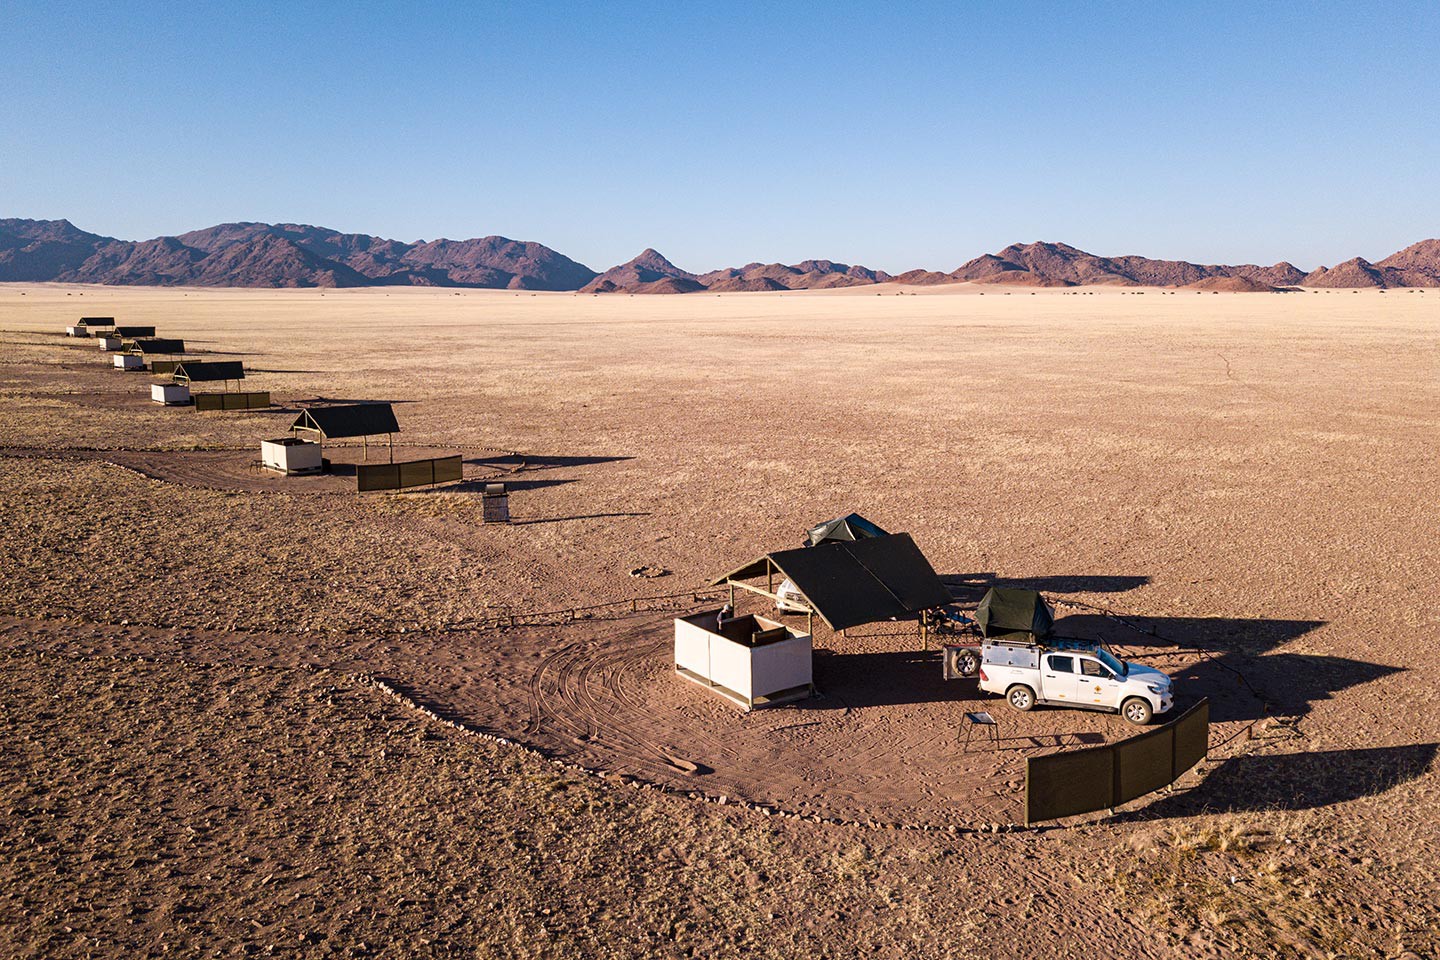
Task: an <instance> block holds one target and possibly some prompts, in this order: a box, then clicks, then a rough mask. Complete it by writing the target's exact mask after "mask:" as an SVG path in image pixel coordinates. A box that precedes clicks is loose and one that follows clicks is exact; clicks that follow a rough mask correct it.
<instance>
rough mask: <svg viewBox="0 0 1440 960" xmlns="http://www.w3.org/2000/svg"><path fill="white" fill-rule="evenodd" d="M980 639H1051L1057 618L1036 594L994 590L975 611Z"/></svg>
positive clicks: (995, 588) (986, 594) (1043, 599)
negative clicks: (1051, 632)
mask: <svg viewBox="0 0 1440 960" xmlns="http://www.w3.org/2000/svg"><path fill="white" fill-rule="evenodd" d="M975 622H976V623H978V624H979V625H980V635H981V636H982V637H986V638H988V639H991V640H996V639H1016V640H1024V639H1038V638H1040V637H1046V636H1049V635H1050V630H1051V628H1052V627H1053V626H1054V625H1055V616H1054V614H1052V613H1051V612H1050V608H1049V607H1048V606H1046V604H1045V598H1044V597H1042V596H1040V594H1039V593H1038V592H1036V591H1034V590H1016V589H1012V588H1009V587H991V588H990V589H989V590H987V591H985V596H984V597H982V598H981V600H980V606H979V608H978V609H977V610H976V611H975Z"/></svg>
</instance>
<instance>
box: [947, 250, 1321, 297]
mask: <svg viewBox="0 0 1440 960" xmlns="http://www.w3.org/2000/svg"><path fill="white" fill-rule="evenodd" d="M949 276H950V278H951V280H954V281H960V280H969V281H974V282H982V283H983V282H988V283H997V282H999V283H1007V282H1008V283H1018V284H1022V285H1027V286H1054V285H1067V286H1079V285H1082V284H1118V285H1122V286H1147V287H1181V286H1186V285H1188V284H1193V283H1197V282H1199V281H1201V280H1205V279H1209V278H1212V277H1240V278H1244V279H1247V280H1253V281H1255V282H1256V283H1257V284H1260V285H1263V286H1265V287H1275V286H1289V285H1293V284H1296V283H1299V282H1300V281H1301V280H1302V279H1303V278H1304V277H1305V274H1304V273H1302V272H1301V271H1300V270H1299V269H1298V268H1296V267H1295V266H1294V265H1293V264H1290V263H1285V262H1281V263H1277V264H1275V265H1274V266H1271V267H1262V266H1257V265H1255V264H1241V265H1239V266H1227V265H1221V264H1198V263H1190V262H1188V261H1185V260H1152V259H1150V258H1149V257H1139V256H1122V257H1101V256H1096V255H1095V254H1093V253H1086V252H1085V251H1084V250H1080V249H1077V248H1076V247H1072V246H1070V245H1069V244H1065V243H1044V242H1040V243H1023V244H1022V243H1017V244H1012V245H1011V246H1008V247H1006V248H1005V249H1004V250H1001V251H1000V252H999V253H994V254H986V255H984V256H982V257H976V258H975V259H974V260H971V261H970V262H969V263H966V264H964V265H962V266H960V267H959V268H957V269H956V270H954V271H953V272H951V273H950V275H949ZM1242 286H1243V285H1242Z"/></svg>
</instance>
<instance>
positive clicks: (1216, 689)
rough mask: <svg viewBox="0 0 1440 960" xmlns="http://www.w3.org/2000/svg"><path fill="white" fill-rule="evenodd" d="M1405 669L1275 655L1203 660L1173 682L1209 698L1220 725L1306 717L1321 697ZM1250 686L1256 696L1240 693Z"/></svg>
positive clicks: (1342, 659)
mask: <svg viewBox="0 0 1440 960" xmlns="http://www.w3.org/2000/svg"><path fill="white" fill-rule="evenodd" d="M1403 669H1404V668H1403V667H1391V666H1387V665H1385V664H1383V663H1369V662H1367V661H1364V660H1349V659H1346V658H1345V657H1327V656H1321V655H1318V654H1308V653H1272V654H1269V655H1268V656H1263V657H1241V656H1235V657H1221V658H1218V659H1216V660H1202V661H1200V662H1199V663H1196V664H1194V665H1193V666H1190V667H1187V668H1186V669H1184V670H1182V671H1180V672H1179V673H1177V674H1176V675H1175V683H1176V687H1177V689H1180V690H1185V689H1189V690H1195V691H1199V692H1200V693H1201V694H1202V695H1204V696H1208V697H1210V719H1211V720H1213V721H1215V722H1217V723H1221V722H1224V721H1227V720H1258V719H1260V718H1261V717H1264V716H1267V715H1269V716H1284V717H1303V716H1304V715H1305V714H1307V713H1309V712H1310V709H1311V707H1312V706H1313V705H1314V704H1315V703H1317V702H1319V701H1321V700H1329V699H1331V698H1332V697H1333V696H1334V695H1335V694H1337V693H1339V692H1341V691H1342V690H1348V689H1350V688H1351V687H1358V686H1360V685H1361V684H1366V683H1370V682H1371V681H1374V680H1380V679H1383V678H1385V677H1388V676H1391V675H1392V674H1396V673H1400V672H1401V671H1402V670H1403ZM1242 678H1243V682H1242ZM1251 688H1253V689H1254V690H1255V694H1251V695H1241V694H1248V693H1249V690H1250V689H1251ZM1262 699H1263V703H1262V702H1261V700H1262Z"/></svg>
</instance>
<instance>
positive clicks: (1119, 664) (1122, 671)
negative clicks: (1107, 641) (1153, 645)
mask: <svg viewBox="0 0 1440 960" xmlns="http://www.w3.org/2000/svg"><path fill="white" fill-rule="evenodd" d="M1095 658H1096V659H1097V660H1099V661H1100V662H1101V663H1103V664H1105V666H1107V667H1109V668H1110V669H1111V671H1112V672H1114V674H1115V675H1116V676H1118V677H1123V676H1126V675H1127V674H1129V672H1130V665H1129V664H1127V663H1125V662H1124V661H1122V660H1116V659H1115V658H1114V657H1112V656H1111V655H1110V654H1109V653H1107V652H1106V651H1104V650H1100V649H1098V648H1097V649H1096V651H1095Z"/></svg>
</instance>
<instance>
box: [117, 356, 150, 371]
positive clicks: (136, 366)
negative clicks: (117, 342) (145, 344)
mask: <svg viewBox="0 0 1440 960" xmlns="http://www.w3.org/2000/svg"><path fill="white" fill-rule="evenodd" d="M114 361H115V369H116V370H144V369H145V358H144V357H142V356H140V355H139V354H135V353H117V354H116V355H115V357H114Z"/></svg>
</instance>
